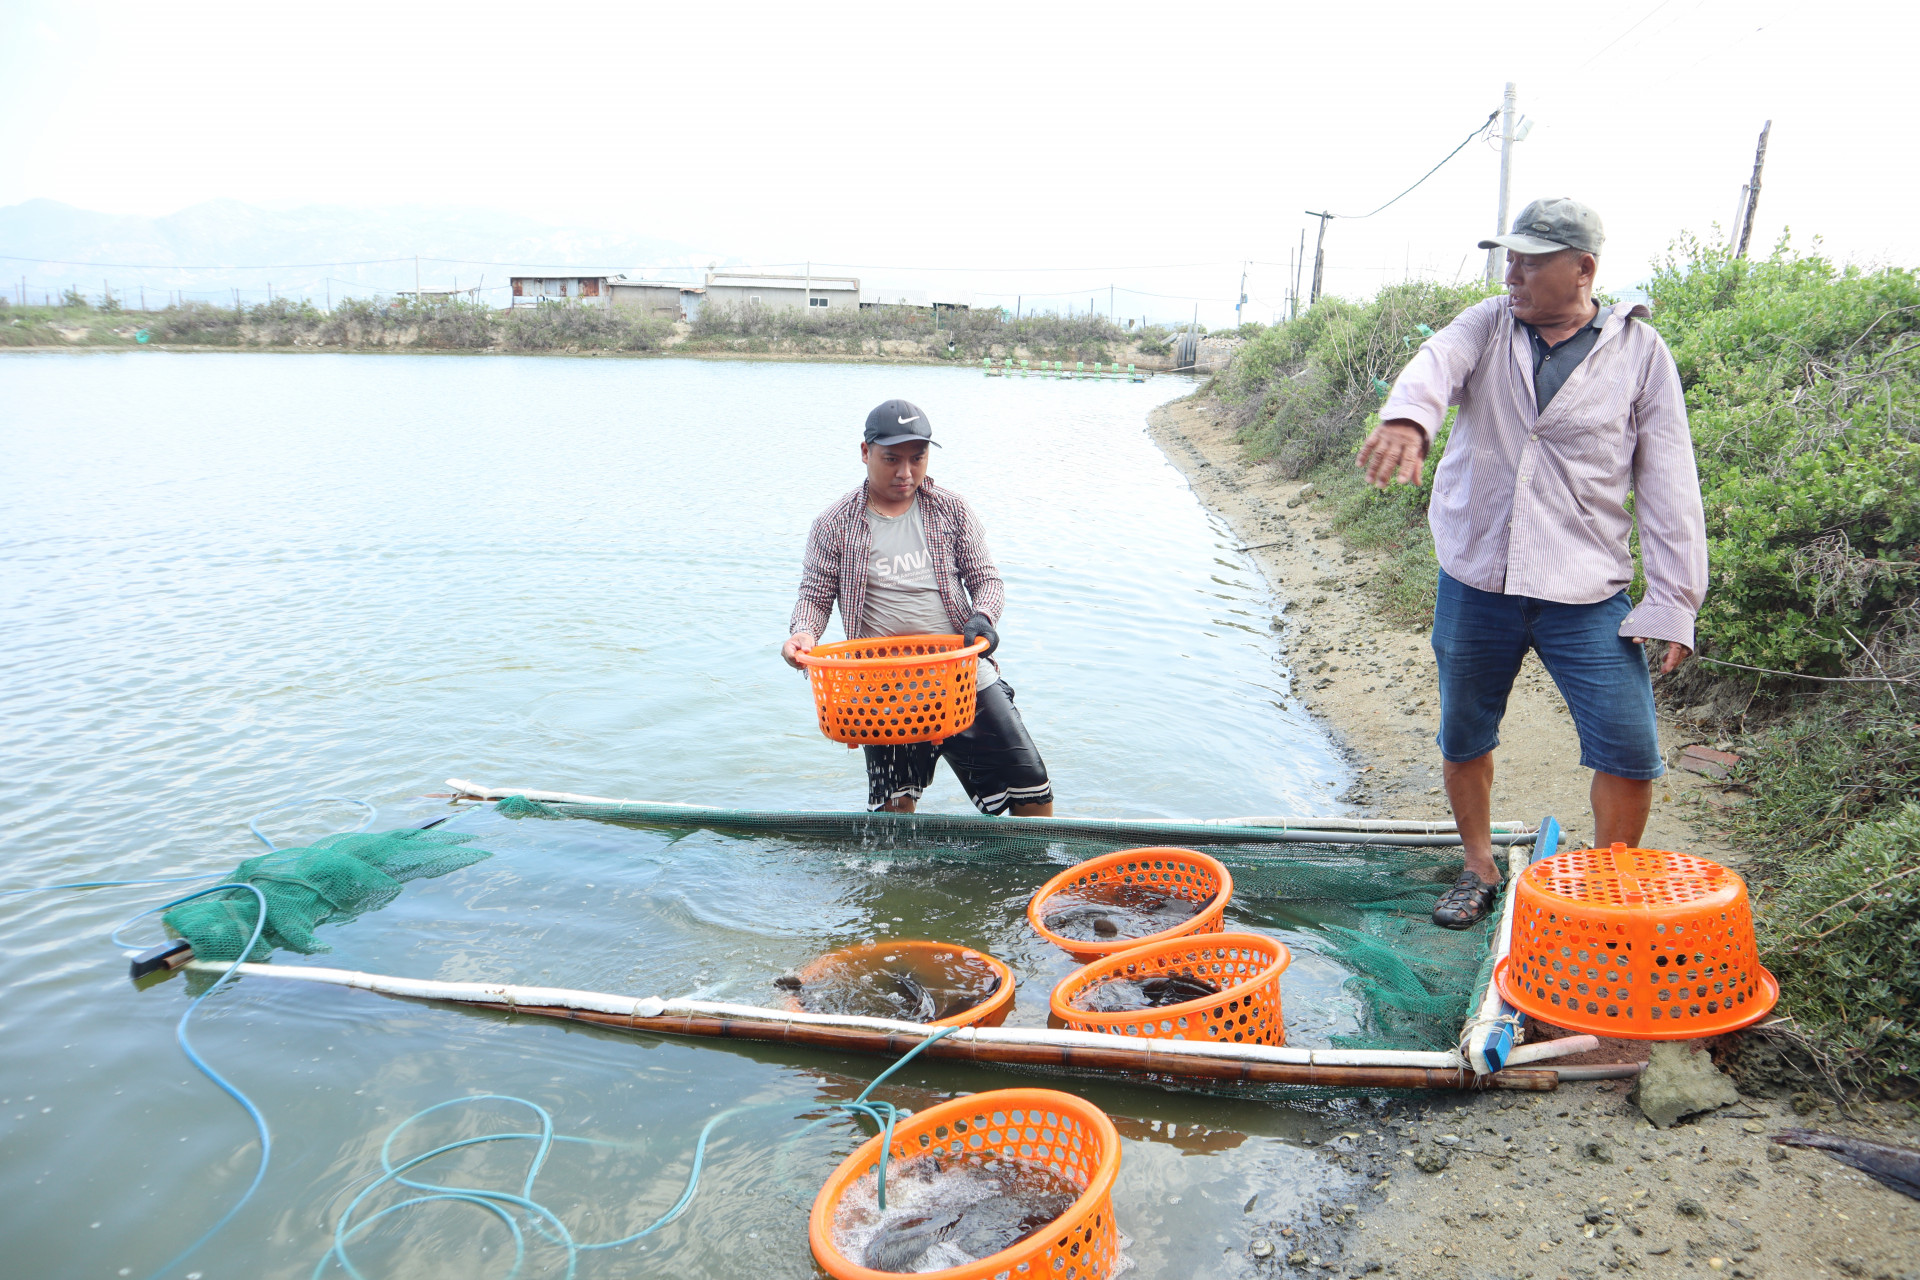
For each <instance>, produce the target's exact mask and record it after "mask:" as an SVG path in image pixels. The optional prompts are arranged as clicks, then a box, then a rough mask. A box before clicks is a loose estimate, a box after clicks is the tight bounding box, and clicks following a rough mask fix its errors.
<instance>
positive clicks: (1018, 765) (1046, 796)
mask: <svg viewBox="0 0 1920 1280" xmlns="http://www.w3.org/2000/svg"><path fill="white" fill-rule="evenodd" d="M977 707H978V709H977V710H976V711H975V713H974V718H973V723H972V724H971V725H969V726H967V728H966V729H965V730H964V731H962V732H960V733H956V734H954V735H953V737H951V738H948V739H947V740H946V741H945V742H942V743H940V744H938V745H937V746H936V745H935V744H934V743H931V742H915V743H911V744H909V745H907V746H903V747H867V748H866V749H865V750H866V753H867V807H868V808H869V809H884V808H886V806H887V804H888V803H889V802H890V801H893V800H897V799H899V798H900V797H901V796H912V797H913V798H914V799H915V800H918V799H919V798H920V796H921V794H922V793H923V792H925V791H926V789H927V786H928V785H929V784H930V783H932V781H933V766H934V764H935V762H937V761H939V760H942V759H944V760H945V761H946V762H947V767H948V768H950V769H952V770H953V776H954V777H956V778H958V779H960V785H961V786H962V787H965V788H966V791H967V795H968V797H969V798H970V799H972V801H973V805H974V808H976V809H978V810H980V812H982V813H986V814H1001V813H1005V812H1006V811H1007V810H1008V809H1010V808H1012V807H1013V806H1014V805H1017V804H1018V805H1028V804H1051V803H1052V802H1053V783H1052V782H1051V781H1050V780H1049V779H1048V777H1047V763H1046V761H1044V760H1042V759H1041V758H1040V749H1039V748H1038V747H1036V746H1034V745H1033V739H1032V738H1031V737H1029V736H1027V726H1026V724H1025V723H1024V722H1022V721H1021V719H1020V710H1019V708H1017V707H1015V706H1014V705H1013V687H1012V686H1011V685H1009V684H1008V683H1007V682H1006V681H1005V680H996V681H994V682H993V683H992V684H990V685H988V686H987V687H986V688H984V689H982V690H980V692H979V694H978V702H977Z"/></svg>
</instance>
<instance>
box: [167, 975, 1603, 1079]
mask: <svg viewBox="0 0 1920 1280" xmlns="http://www.w3.org/2000/svg"><path fill="white" fill-rule="evenodd" d="M189 967H191V968H194V969H196V970H198V971H200V972H204V973H219V972H221V971H223V970H225V969H226V968H227V967H228V966H227V965H225V964H222V963H218V962H214V961H206V960H196V961H193V962H192V964H191V965H190V966H189ZM234 968H235V969H236V971H237V972H238V973H239V975H241V976H243V977H263V978H280V979H285V980H289V981H296V982H316V983H322V984H325V985H329V986H344V987H353V988H356V989H359V990H363V991H371V992H374V993H376V994H379V995H387V996H395V997H399V998H403V999H418V1000H445V1001H451V1002H453V1003H456V1004H466V1005H473V1006H477V1007H491V1008H505V1009H508V1010H519V1011H524V1012H528V1013H532V1014H535V1015H537V1016H540V1017H549V1018H562V1019H567V1020H570V1021H577V1022H593V1023H597V1024H599V1025H602V1026H613V1027H620V1028H623V1029H625V1030H630V1031H649V1032H654V1033H656V1034H661V1035H686V1036H705V1037H711V1038H719V1039H735V1040H764V1041H771V1042H776V1043H788V1044H806V1045H813V1046H816V1047H821V1048H834V1049H840V1050H844V1051H847V1052H859V1053H885V1054H892V1055H894V1056H898V1055H899V1054H902V1053H905V1052H906V1051H907V1050H908V1049H911V1048H913V1047H914V1046H915V1045H918V1044H919V1043H920V1042H922V1041H923V1040H925V1039H926V1038H927V1037H928V1036H929V1035H930V1034H932V1032H931V1030H930V1029H929V1028H928V1027H925V1026H923V1025H921V1024H919V1023H914V1022H901V1021H896V1020H894V1019H889V1018H862V1017H841V1016H833V1015H827V1014H810V1013H801V1012H790V1011H787V1010H784V1009H767V1008H762V1007H760V1006H757V1005H735V1004H727V1003H724V1002H720V1001H707V1000H671V1001H669V1000H662V999H659V998H657V997H635V996H619V995H610V994H606V993H602V992H594V991H573V990H568V989H566V988H561V987H522V986H514V985H508V984H502V983H479V982H439V981H435V980H432V979H425V978H401V977H393V976H389V975H386V974H377V973H359V972H355V971H353V970H346V969H324V968H317V967H307V966H304V965H302V966H295V965H272V964H241V965H237V966H234ZM1598 1044H1599V1042H1598V1041H1597V1040H1595V1039H1593V1037H1591V1036H1572V1037H1568V1038H1566V1039H1563V1040H1555V1041H1549V1042H1546V1043H1544V1044H1539V1045H1529V1046H1526V1047H1525V1048H1524V1049H1522V1050H1518V1051H1516V1053H1515V1055H1514V1056H1515V1061H1513V1062H1512V1063H1511V1064H1510V1065H1511V1066H1513V1067H1518V1066H1520V1065H1521V1063H1522V1062H1523V1061H1538V1060H1542V1059H1545V1058H1550V1057H1554V1056H1558V1055H1561V1054H1568V1053H1581V1052H1585V1051H1587V1050H1591V1049H1594V1048H1597V1047H1598ZM1529 1051H1530V1052H1529ZM926 1052H927V1053H928V1054H931V1055H934V1056H937V1057H951V1058H961V1059H965V1060H967V1061H972V1062H983V1063H985V1062H1003V1063H1014V1064H1026V1065H1038V1066H1060V1067H1074V1068H1090V1069H1095V1070H1121V1071H1145V1072H1152V1073H1157V1074H1163V1075H1183V1076H1198V1077H1203V1078H1208V1079H1227V1080H1247V1081H1255V1082H1267V1083H1279V1084H1336V1083H1342V1082H1344V1083H1346V1084H1348V1085H1353V1086H1364V1087H1372V1088H1381V1089H1398V1088H1487V1087H1495V1088H1522V1089H1543V1088H1544V1089H1550V1088H1552V1087H1553V1085H1552V1083H1550V1082H1547V1083H1543V1082H1542V1080H1541V1079H1540V1078H1539V1077H1541V1076H1549V1077H1550V1076H1551V1075H1552V1073H1551V1072H1532V1073H1529V1072H1521V1073H1520V1074H1518V1075H1514V1074H1512V1073H1511V1072H1509V1073H1506V1080H1505V1082H1502V1081H1501V1078H1500V1077H1499V1076H1492V1077H1475V1076H1474V1074H1473V1072H1472V1071H1471V1070H1470V1069H1468V1068H1467V1066H1466V1063H1465V1062H1464V1061H1463V1060H1462V1059H1461V1057H1460V1055H1459V1054H1458V1053H1454V1052H1451V1051H1449V1052H1419V1051H1412V1050H1396V1049H1306V1048H1297V1047H1294V1046H1290V1045H1281V1046H1272V1045H1246V1044H1231V1043H1215V1042H1206V1041H1187V1040H1148V1039H1141V1038H1137V1037H1132V1036H1116V1035H1106V1034H1101V1033H1097V1032H1085V1031H1055V1030H1051V1029H1044V1028H1038V1027H1033V1028H1027V1027H994V1028H987V1027H963V1028H961V1029H960V1030H959V1031H956V1032H952V1033H950V1034H948V1035H947V1036H945V1037H944V1038H942V1039H941V1040H940V1041H939V1042H937V1043H936V1044H933V1045H931V1046H929V1047H928V1048H927V1050H926ZM1343 1073H1358V1074H1343ZM1381 1073H1385V1074H1381Z"/></svg>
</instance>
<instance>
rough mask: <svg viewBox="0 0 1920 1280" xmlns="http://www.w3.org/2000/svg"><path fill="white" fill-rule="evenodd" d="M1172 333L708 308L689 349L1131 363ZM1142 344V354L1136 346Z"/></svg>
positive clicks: (888, 312) (998, 317) (1093, 324)
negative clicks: (1132, 356)
mask: <svg viewBox="0 0 1920 1280" xmlns="http://www.w3.org/2000/svg"><path fill="white" fill-rule="evenodd" d="M1166 339H1167V333H1166V330H1164V329H1162V328H1160V327H1159V326H1149V327H1148V328H1147V329H1144V330H1141V329H1136V330H1128V329H1127V328H1125V327H1124V326H1122V325H1118V324H1115V323H1113V322H1112V321H1110V320H1108V319H1107V318H1106V317H1105V316H1101V315H1095V314H1088V313H1084V312H1083V313H1081V314H1079V315H1073V316H1059V315H1037V316H1022V317H1021V318H1020V319H1018V320H1015V319H1013V318H1011V317H1010V316H1008V315H1007V314H1006V313H1005V312H1004V311H1002V310H1000V309H999V308H997V307H989V308H984V309H974V310H969V311H957V310H956V311H949V310H941V311H937V312H929V311H923V310H920V309H919V308H917V307H867V308H862V309H860V310H858V311H845V310H842V311H829V312H821V313H819V314H812V315H810V314H807V313H806V312H803V311H798V310H787V309H780V308H772V307H762V306H755V305H753V304H751V303H749V304H747V305H744V306H739V305H735V304H732V303H708V304H706V305H705V306H703V307H702V308H701V309H700V316H699V319H697V320H695V321H694V322H693V325H692V332H691V334H690V335H689V338H688V341H687V342H686V343H684V344H683V348H684V349H685V350H688V351H753V352H767V351H776V350H778V351H791V352H797V353H801V354H819V355H849V356H860V355H872V354H880V353H883V352H886V353H891V352H897V351H899V350H900V347H899V346H898V345H894V344H907V346H908V347H909V348H910V349H911V353H912V354H916V355H922V356H927V357H931V358H933V359H939V360H953V361H955V362H958V363H963V364H972V363H978V362H979V361H980V360H981V359H983V358H985V357H987V356H993V357H995V358H999V359H1004V358H1005V357H1007V356H1010V355H1013V354H1014V353H1015V352H1016V351H1024V352H1027V353H1028V355H1027V357H1026V358H1029V359H1041V360H1079V361H1088V362H1092V361H1098V362H1100V363H1102V364H1111V363H1113V362H1114V361H1115V360H1119V361H1122V362H1124V361H1125V360H1126V359H1127V357H1128V355H1129V353H1130V348H1132V349H1134V350H1137V351H1138V353H1139V354H1165V352H1166V350H1167V349H1168V348H1167V345H1166ZM1137 340H1140V341H1141V345H1140V346H1139V347H1138V348H1135V347H1134V344H1135V342H1136V341H1137Z"/></svg>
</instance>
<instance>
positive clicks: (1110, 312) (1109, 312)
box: [1107, 285, 1113, 324]
mask: <svg viewBox="0 0 1920 1280" xmlns="http://www.w3.org/2000/svg"><path fill="white" fill-rule="evenodd" d="M1107 323H1108V324H1112V323H1113V286H1112V285H1108V286H1107Z"/></svg>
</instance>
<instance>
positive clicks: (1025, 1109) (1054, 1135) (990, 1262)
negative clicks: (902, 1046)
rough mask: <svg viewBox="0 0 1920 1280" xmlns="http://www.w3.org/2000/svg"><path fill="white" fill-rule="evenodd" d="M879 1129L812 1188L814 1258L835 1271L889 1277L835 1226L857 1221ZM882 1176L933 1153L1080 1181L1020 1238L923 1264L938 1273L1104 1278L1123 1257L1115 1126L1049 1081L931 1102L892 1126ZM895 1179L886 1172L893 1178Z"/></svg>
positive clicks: (872, 1279) (859, 1279)
mask: <svg viewBox="0 0 1920 1280" xmlns="http://www.w3.org/2000/svg"><path fill="white" fill-rule="evenodd" d="M884 1136H885V1135H882V1136H880V1137H875V1138H870V1139H868V1140H867V1142H866V1144H865V1145H864V1146H862V1147H861V1148H860V1149H859V1150H858V1151H855V1152H854V1153H853V1154H852V1155H850V1156H848V1157H847V1159H846V1161H845V1162H844V1163H842V1164H841V1166H840V1167H839V1168H838V1169H836V1170H834V1171H833V1176H832V1177H830V1178H828V1179H827V1183H826V1185H825V1186H823V1187H821V1188H820V1194H819V1195H818V1196H815V1197H814V1201H813V1214H812V1216H811V1217H810V1218H809V1219H808V1221H807V1240H808V1243H809V1244H811V1245H812V1246H813V1256H814V1259H815V1261H817V1262H819V1264H820V1265H821V1266H822V1267H824V1268H826V1271H827V1274H828V1275H831V1276H834V1277H837V1280H890V1278H891V1277H897V1276H898V1275H899V1274H900V1273H898V1272H894V1271H875V1270H873V1269H872V1268H870V1267H866V1266H862V1265H861V1264H860V1263H858V1262H855V1261H853V1260H852V1259H850V1258H848V1257H847V1256H846V1255H845V1254H843V1253H841V1252H840V1248H839V1246H838V1245H836V1244H835V1242H834V1237H835V1235H836V1229H839V1230H845V1229H847V1228H849V1227H850V1226H853V1225H857V1224H854V1223H852V1222H851V1218H852V1217H853V1216H855V1215H857V1214H858V1213H859V1212H860V1211H859V1210H858V1209H855V1208H854V1206H852V1205H849V1204H846V1203H845V1201H846V1199H847V1193H848V1192H849V1191H851V1190H853V1189H854V1188H855V1186H856V1185H857V1184H860V1183H862V1182H863V1181H864V1182H865V1183H868V1184H871V1183H872V1181H873V1179H874V1178H875V1176H876V1173H875V1171H876V1169H877V1167H878V1165H879V1163H880V1144H881V1142H882V1141H883V1140H884ZM889 1150H890V1156H889V1160H888V1164H887V1171H888V1177H889V1179H891V1178H892V1177H893V1173H894V1171H895V1170H897V1169H898V1168H900V1166H901V1164H902V1163H904V1162H905V1161H908V1160H912V1159H914V1158H916V1157H920V1156H931V1157H932V1158H933V1159H934V1160H935V1162H936V1163H937V1164H938V1165H939V1167H940V1168H942V1169H943V1170H944V1169H948V1168H951V1167H953V1166H955V1165H960V1164H967V1163H973V1164H980V1165H988V1164H991V1163H997V1162H1005V1161H1014V1162H1018V1163H1023V1164H1034V1165H1038V1166H1040V1167H1042V1168H1044V1169H1045V1170H1046V1171H1047V1172H1049V1173H1052V1174H1055V1175H1056V1176H1058V1177H1061V1178H1064V1179H1065V1180H1066V1181H1068V1182H1069V1183H1071V1184H1072V1185H1074V1186H1076V1187H1078V1188H1080V1195H1079V1197H1078V1198H1077V1199H1075V1200H1074V1202H1073V1204H1072V1205H1071V1206H1069V1207H1068V1209H1067V1211H1066V1212H1065V1213H1063V1214H1061V1215H1060V1216H1059V1217H1058V1218H1055V1219H1054V1220H1053V1221H1052V1222H1051V1223H1049V1224H1048V1225H1047V1226H1046V1227H1044V1228H1042V1229H1041V1230H1039V1231H1037V1232H1035V1233H1034V1234H1033V1235H1030V1236H1028V1237H1027V1238H1026V1239H1025V1240H1022V1241H1020V1242H1019V1243H1018V1244H1015V1245H1012V1246H1011V1247H1009V1248H1006V1249H1002V1250H1001V1251H1000V1252H998V1253H990V1254H988V1255H987V1256H986V1257H984V1258H981V1259H979V1260H978V1261H976V1262H971V1263H968V1264H966V1265H964V1266H957V1267H948V1268H945V1269H944V1270H940V1271H930V1272H927V1273H926V1274H927V1275H929V1276H934V1277H938V1278H939V1280H990V1278H1001V1277H1004V1278H1007V1280H1012V1278H1013V1277H1026V1276H1030V1277H1033V1278H1034V1280H1039V1278H1040V1277H1043V1276H1044V1277H1046V1278H1047V1280H1107V1277H1109V1276H1110V1275H1112V1274H1113V1269H1114V1267H1115V1265H1116V1264H1117V1263H1118V1262H1119V1258H1120V1243H1119V1232H1118V1231H1117V1230H1116V1228H1115V1227H1114V1224H1113V1181H1114V1178H1115V1177H1116V1176H1118V1174H1119V1172H1120V1135H1119V1133H1117V1132H1116V1131H1115V1130H1114V1127H1113V1121H1111V1120H1109V1119H1108V1118H1107V1116H1106V1113H1105V1112H1103V1111H1101V1110H1100V1108H1098V1107H1096V1106H1094V1105H1093V1104H1092V1103H1090V1102H1085V1101H1082V1100H1081V1099H1079V1098H1076V1097H1074V1096H1073V1095H1072V1094H1069V1093H1060V1092H1058V1091H1056V1090H1053V1089H996V1090H994V1091H992V1092H990V1093H976V1094H973V1095H971V1096H969V1097H965V1098H955V1099H954V1100H953V1101H951V1102H943V1103H940V1104H939V1105H937V1106H932V1107H928V1108H927V1109H926V1110H925V1111H921V1112H917V1113H915V1114H913V1115H911V1116H904V1117H902V1119H901V1120H900V1121H899V1122H898V1123H896V1124H895V1125H894V1127H893V1145H892V1147H891V1148H890V1149H889ZM889 1185H891V1182H890V1183H889Z"/></svg>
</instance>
